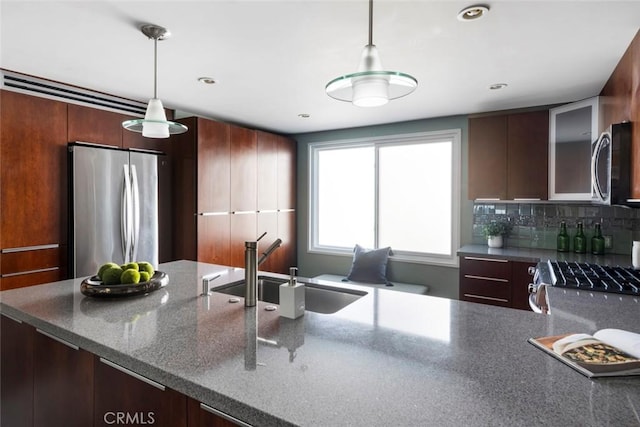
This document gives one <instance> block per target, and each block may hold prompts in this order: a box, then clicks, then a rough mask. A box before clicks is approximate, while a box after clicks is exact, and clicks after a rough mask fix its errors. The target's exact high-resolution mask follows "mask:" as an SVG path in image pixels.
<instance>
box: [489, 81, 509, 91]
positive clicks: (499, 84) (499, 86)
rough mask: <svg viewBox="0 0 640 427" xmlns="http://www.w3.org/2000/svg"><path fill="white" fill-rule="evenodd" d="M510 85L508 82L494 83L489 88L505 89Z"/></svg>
mask: <svg viewBox="0 0 640 427" xmlns="http://www.w3.org/2000/svg"><path fill="white" fill-rule="evenodd" d="M507 86H509V85H508V84H506V83H494V84H492V85H491V86H489V89H491V90H499V89H504V88H505V87H507Z"/></svg>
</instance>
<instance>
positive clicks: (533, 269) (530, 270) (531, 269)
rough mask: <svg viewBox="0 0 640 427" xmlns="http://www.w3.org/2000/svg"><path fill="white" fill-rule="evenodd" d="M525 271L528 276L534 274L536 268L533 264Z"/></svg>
mask: <svg viewBox="0 0 640 427" xmlns="http://www.w3.org/2000/svg"><path fill="white" fill-rule="evenodd" d="M527 273H529V276H533V275H534V274H536V268H535V267H533V266H531V267H529V268H527Z"/></svg>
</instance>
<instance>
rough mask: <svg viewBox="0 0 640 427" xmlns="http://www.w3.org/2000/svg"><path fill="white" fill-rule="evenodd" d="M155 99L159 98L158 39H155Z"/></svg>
mask: <svg viewBox="0 0 640 427" xmlns="http://www.w3.org/2000/svg"><path fill="white" fill-rule="evenodd" d="M153 98H154V99H157V98H158V38H157V37H154V38H153Z"/></svg>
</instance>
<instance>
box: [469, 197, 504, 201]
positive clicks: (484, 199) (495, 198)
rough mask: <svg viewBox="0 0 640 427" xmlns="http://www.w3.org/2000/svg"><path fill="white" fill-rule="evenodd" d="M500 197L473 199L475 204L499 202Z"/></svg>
mask: <svg viewBox="0 0 640 427" xmlns="http://www.w3.org/2000/svg"><path fill="white" fill-rule="evenodd" d="M500 200H501V199H500V197H478V198H477V199H475V201H476V202H499V201H500Z"/></svg>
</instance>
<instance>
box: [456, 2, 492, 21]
mask: <svg viewBox="0 0 640 427" xmlns="http://www.w3.org/2000/svg"><path fill="white" fill-rule="evenodd" d="M487 12H489V6H485V5H483V4H476V5H473V6H469V7H465V8H464V9H462V10H461V11H460V12H458V19H459V20H460V21H473V20H475V19H479V18H482V17H483V16H484V15H485V14H486V13H487Z"/></svg>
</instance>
